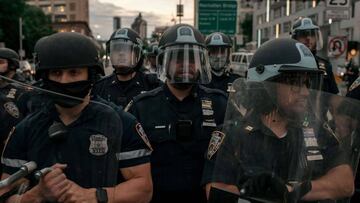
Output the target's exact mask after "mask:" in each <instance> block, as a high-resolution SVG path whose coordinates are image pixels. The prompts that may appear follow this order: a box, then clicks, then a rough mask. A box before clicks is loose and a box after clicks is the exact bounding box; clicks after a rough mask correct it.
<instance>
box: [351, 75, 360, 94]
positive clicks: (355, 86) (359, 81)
mask: <svg viewBox="0 0 360 203" xmlns="http://www.w3.org/2000/svg"><path fill="white" fill-rule="evenodd" d="M359 85H360V77H358V78H357V79H356V80H355V81H354V82H353V83H352V84H351V86H350V88H349V92H351V91H353V90H354V89H355V88H357V87H359Z"/></svg>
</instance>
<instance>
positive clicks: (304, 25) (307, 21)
mask: <svg viewBox="0 0 360 203" xmlns="http://www.w3.org/2000/svg"><path fill="white" fill-rule="evenodd" d="M290 34H291V37H292V38H293V39H295V40H297V41H299V42H301V43H303V44H305V45H306V46H307V47H308V48H309V49H310V50H311V52H312V53H313V54H315V53H316V51H318V50H321V49H322V48H323V38H322V34H321V30H320V28H319V26H318V25H316V24H315V23H314V22H313V21H312V20H311V18H299V19H298V20H296V21H295V22H294V24H293V26H292V30H291V33H290Z"/></svg>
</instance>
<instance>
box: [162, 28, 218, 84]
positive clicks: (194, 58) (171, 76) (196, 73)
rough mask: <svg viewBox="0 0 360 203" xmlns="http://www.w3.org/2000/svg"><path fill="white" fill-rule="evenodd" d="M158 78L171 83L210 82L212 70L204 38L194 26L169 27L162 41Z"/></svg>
mask: <svg viewBox="0 0 360 203" xmlns="http://www.w3.org/2000/svg"><path fill="white" fill-rule="evenodd" d="M159 49H160V50H159V51H160V53H159V55H158V57H157V65H158V68H159V74H160V75H159V78H160V79H161V80H163V81H165V80H168V81H169V82H170V83H180V84H193V83H204V84H206V83H209V82H210V81H211V72H210V67H209V62H208V54H207V50H206V47H205V40H204V37H203V36H202V34H201V33H200V31H199V30H197V29H195V28H194V27H192V26H191V25H187V24H177V25H174V26H172V27H170V28H168V29H167V30H166V31H165V32H164V34H163V35H162V37H161V39H160V42H159Z"/></svg>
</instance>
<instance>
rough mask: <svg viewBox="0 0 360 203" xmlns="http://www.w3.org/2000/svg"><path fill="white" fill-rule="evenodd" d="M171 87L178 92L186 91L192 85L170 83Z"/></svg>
mask: <svg viewBox="0 0 360 203" xmlns="http://www.w3.org/2000/svg"><path fill="white" fill-rule="evenodd" d="M171 85H172V86H173V87H174V88H175V89H178V90H188V89H190V88H191V87H192V86H193V84H192V83H172V84H171Z"/></svg>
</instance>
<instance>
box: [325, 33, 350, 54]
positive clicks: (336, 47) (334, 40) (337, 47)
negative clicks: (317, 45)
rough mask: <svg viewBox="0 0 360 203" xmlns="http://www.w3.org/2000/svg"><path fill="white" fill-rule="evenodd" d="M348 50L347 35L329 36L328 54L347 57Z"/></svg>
mask: <svg viewBox="0 0 360 203" xmlns="http://www.w3.org/2000/svg"><path fill="white" fill-rule="evenodd" d="M346 51H347V36H329V37H328V56H329V57H335V58H340V57H345V56H346Z"/></svg>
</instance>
